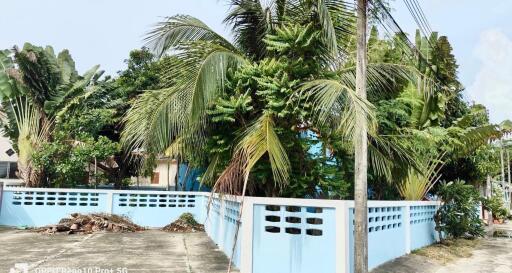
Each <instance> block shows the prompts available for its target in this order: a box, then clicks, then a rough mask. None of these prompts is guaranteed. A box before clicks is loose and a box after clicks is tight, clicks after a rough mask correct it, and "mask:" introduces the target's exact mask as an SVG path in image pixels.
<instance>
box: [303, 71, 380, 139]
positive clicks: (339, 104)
mask: <svg viewBox="0 0 512 273" xmlns="http://www.w3.org/2000/svg"><path fill="white" fill-rule="evenodd" d="M301 92H305V93H306V94H307V96H308V97H311V98H312V102H313V104H314V109H315V111H316V118H317V120H318V122H319V123H320V124H334V125H335V126H337V127H338V130H339V132H341V133H342V134H344V136H345V137H347V138H349V139H352V137H353V132H354V128H355V126H356V124H355V120H356V119H355V117H356V115H357V114H358V113H360V114H361V115H362V116H365V117H366V118H367V119H368V124H370V127H371V129H375V115H374V112H373V106H372V104H371V103H370V102H368V101H367V100H365V99H362V98H360V97H359V96H358V95H357V94H356V92H355V90H354V89H353V88H351V87H349V86H347V85H345V84H343V83H342V82H340V81H337V80H329V79H323V80H313V81H310V82H307V83H305V84H304V85H303V86H302V87H301Z"/></svg>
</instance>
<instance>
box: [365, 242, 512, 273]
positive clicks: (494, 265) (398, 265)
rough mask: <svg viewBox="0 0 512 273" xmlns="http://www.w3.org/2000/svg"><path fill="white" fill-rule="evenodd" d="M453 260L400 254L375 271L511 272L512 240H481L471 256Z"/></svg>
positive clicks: (432, 272)
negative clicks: (401, 255)
mask: <svg viewBox="0 0 512 273" xmlns="http://www.w3.org/2000/svg"><path fill="white" fill-rule="evenodd" d="M461 256H468V257H460V258H455V259H453V260H451V261H448V262H446V261H445V260H443V261H441V260H435V259H432V258H429V257H426V256H423V255H419V254H411V255H407V256H404V257H400V258H398V259H396V260H394V261H391V262H389V263H386V264H384V265H382V266H380V267H378V268H376V269H374V270H373V271H372V273H459V272H461V273H511V272H512V239H506V238H490V239H481V240H480V242H479V243H478V244H477V245H476V247H475V248H474V250H473V251H470V253H469V255H467V254H464V255H461Z"/></svg>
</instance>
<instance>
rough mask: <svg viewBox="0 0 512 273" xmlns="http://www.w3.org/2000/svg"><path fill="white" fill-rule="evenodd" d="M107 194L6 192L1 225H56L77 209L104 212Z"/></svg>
mask: <svg viewBox="0 0 512 273" xmlns="http://www.w3.org/2000/svg"><path fill="white" fill-rule="evenodd" d="M106 197H107V195H106V194H104V193H92V192H86V191H84V192H80V191H77V192H55V191H51V190H48V192H38V191H4V193H3V197H2V208H1V209H0V225H6V226H28V227H39V226H46V225H51V224H56V223H58V222H59V220H60V219H62V218H64V217H68V216H69V215H70V214H71V213H74V212H78V213H91V212H104V211H106V209H107V208H106Z"/></svg>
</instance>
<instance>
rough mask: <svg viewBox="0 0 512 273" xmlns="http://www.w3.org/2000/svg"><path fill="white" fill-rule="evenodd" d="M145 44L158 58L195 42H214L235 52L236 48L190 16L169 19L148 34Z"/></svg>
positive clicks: (158, 24) (177, 16)
mask: <svg viewBox="0 0 512 273" xmlns="http://www.w3.org/2000/svg"><path fill="white" fill-rule="evenodd" d="M144 40H145V42H146V44H147V46H148V47H149V48H151V49H152V50H153V51H154V53H155V54H156V55H157V56H162V54H164V53H165V52H167V51H168V50H171V49H175V48H176V47H178V46H179V45H182V44H184V43H189V42H195V41H213V42H215V43H218V44H220V45H222V46H224V47H227V48H230V49H232V50H234V46H233V45H231V43H230V42H229V41H228V40H226V39H224V38H223V37H222V36H221V35H219V34H217V33H216V32H215V31H213V30H212V29H211V28H210V27H208V26H207V25H206V24H205V23H203V22H202V21H201V20H199V19H197V18H194V17H192V16H188V15H175V16H171V17H167V18H166V20H165V21H163V22H159V23H157V24H156V25H155V27H154V28H153V30H151V31H150V32H148V33H147V35H146V37H145V39H144Z"/></svg>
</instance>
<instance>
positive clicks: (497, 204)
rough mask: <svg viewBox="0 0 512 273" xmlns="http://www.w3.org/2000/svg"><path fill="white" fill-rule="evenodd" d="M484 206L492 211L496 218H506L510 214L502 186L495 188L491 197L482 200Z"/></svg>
mask: <svg viewBox="0 0 512 273" xmlns="http://www.w3.org/2000/svg"><path fill="white" fill-rule="evenodd" d="M482 203H483V205H484V208H485V209H487V210H490V211H492V216H493V218H494V219H498V220H505V219H507V218H508V216H509V215H510V212H509V210H508V209H507V208H506V207H505V203H504V202H503V191H502V190H501V189H500V188H494V189H493V192H492V196H491V197H490V198H484V199H483V200H482Z"/></svg>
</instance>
